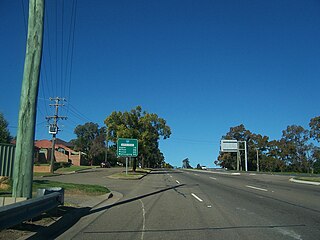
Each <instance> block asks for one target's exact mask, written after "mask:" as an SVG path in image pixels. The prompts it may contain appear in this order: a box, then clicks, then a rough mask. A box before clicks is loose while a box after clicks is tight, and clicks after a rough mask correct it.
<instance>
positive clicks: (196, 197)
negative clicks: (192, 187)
mask: <svg viewBox="0 0 320 240" xmlns="http://www.w3.org/2000/svg"><path fill="white" fill-rule="evenodd" d="M191 195H192V196H193V197H194V198H195V199H197V200H198V201H199V202H203V200H202V199H201V198H199V197H198V196H197V195H195V194H194V193H191Z"/></svg>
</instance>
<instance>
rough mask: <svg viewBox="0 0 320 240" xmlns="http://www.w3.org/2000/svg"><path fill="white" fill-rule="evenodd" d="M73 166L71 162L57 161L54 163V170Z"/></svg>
mask: <svg viewBox="0 0 320 240" xmlns="http://www.w3.org/2000/svg"><path fill="white" fill-rule="evenodd" d="M70 166H71V162H55V163H54V164H53V170H54V171H55V170H57V169H59V168H67V167H70Z"/></svg>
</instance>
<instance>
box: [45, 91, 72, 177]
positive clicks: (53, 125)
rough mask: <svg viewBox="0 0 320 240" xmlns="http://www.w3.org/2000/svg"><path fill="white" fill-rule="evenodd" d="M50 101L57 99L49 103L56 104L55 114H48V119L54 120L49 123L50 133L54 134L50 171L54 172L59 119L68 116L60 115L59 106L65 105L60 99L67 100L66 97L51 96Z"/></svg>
mask: <svg viewBox="0 0 320 240" xmlns="http://www.w3.org/2000/svg"><path fill="white" fill-rule="evenodd" d="M50 101H55V103H54V104H49V105H50V106H54V107H55V114H54V115H53V116H47V117H46V119H47V120H48V121H50V120H53V123H51V124H49V133H50V134H52V147H51V159H50V172H51V173H53V164H54V151H55V141H56V135H57V133H58V132H59V127H58V120H59V119H67V117H65V116H59V107H60V106H64V104H60V101H65V99H64V98H59V97H55V98H50Z"/></svg>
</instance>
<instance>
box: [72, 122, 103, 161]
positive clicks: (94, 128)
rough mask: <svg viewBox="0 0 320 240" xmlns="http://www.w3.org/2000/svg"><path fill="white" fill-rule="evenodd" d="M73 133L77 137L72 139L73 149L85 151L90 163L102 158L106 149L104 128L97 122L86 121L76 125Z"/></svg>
mask: <svg viewBox="0 0 320 240" xmlns="http://www.w3.org/2000/svg"><path fill="white" fill-rule="evenodd" d="M74 133H75V134H76V135H77V139H73V140H72V144H73V145H74V147H75V150H77V151H82V152H84V153H86V154H87V157H88V160H89V163H90V164H91V165H93V164H94V163H95V164H96V163H99V162H101V161H102V160H103V159H104V153H105V150H106V147H105V140H106V129H105V128H104V127H101V128H99V125H98V124H96V123H92V122H88V123H85V124H84V125H78V126H77V127H76V128H75V130H74Z"/></svg>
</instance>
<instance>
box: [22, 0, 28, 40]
mask: <svg viewBox="0 0 320 240" xmlns="http://www.w3.org/2000/svg"><path fill="white" fill-rule="evenodd" d="M21 7H22V14H23V23H24V31H25V34H26V39H27V37H28V36H27V35H28V33H27V20H26V13H25V10H24V9H25V8H24V1H23V0H21Z"/></svg>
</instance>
